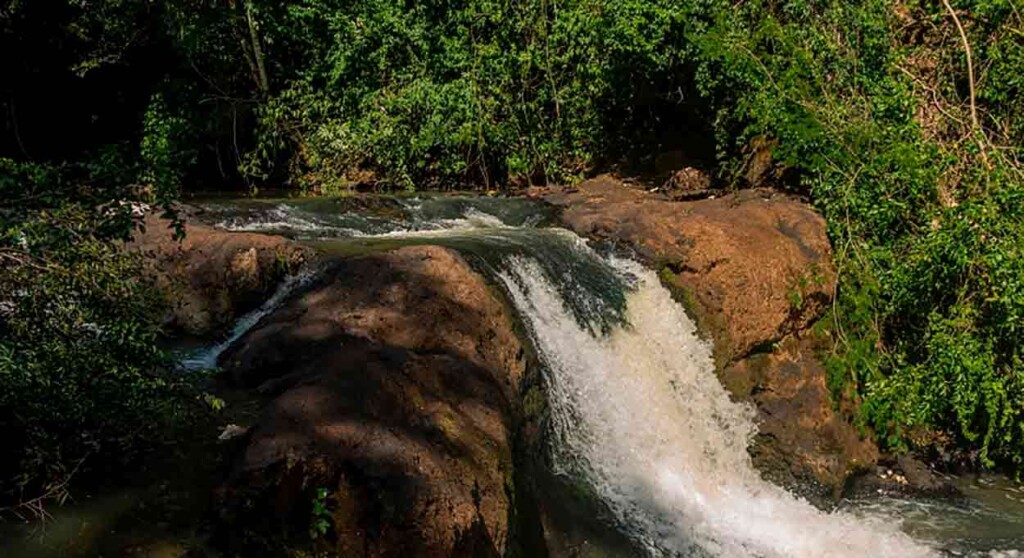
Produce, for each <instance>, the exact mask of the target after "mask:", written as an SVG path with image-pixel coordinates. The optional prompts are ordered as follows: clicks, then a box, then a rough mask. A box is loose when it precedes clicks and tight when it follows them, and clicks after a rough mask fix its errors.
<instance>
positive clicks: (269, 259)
mask: <svg viewBox="0 0 1024 558" xmlns="http://www.w3.org/2000/svg"><path fill="white" fill-rule="evenodd" d="M144 225H145V228H144V230H143V231H141V232H139V233H138V234H136V236H135V238H134V240H133V241H132V242H131V243H129V245H128V246H129V249H132V250H137V251H139V252H142V253H143V254H145V255H146V256H148V257H147V258H146V262H147V265H148V266H149V269H150V270H151V272H152V274H153V276H154V277H155V279H156V284H157V287H158V288H159V289H160V290H161V291H162V292H163V294H164V298H166V299H167V301H168V303H169V312H168V315H167V317H166V322H167V325H168V326H169V327H170V328H171V329H172V330H178V331H183V332H185V333H188V334H191V335H197V336H206V335H209V334H212V333H216V332H218V331H220V330H223V329H225V328H227V327H229V326H230V325H231V323H232V322H233V321H234V319H235V317H237V316H238V315H239V314H241V313H243V312H245V311H247V310H251V309H252V308H253V307H255V306H257V305H259V304H260V302H262V301H263V300H264V299H266V298H267V297H268V296H269V295H270V293H271V292H272V291H273V290H274V288H275V287H276V285H277V284H278V283H279V282H280V281H281V280H282V279H283V278H284V277H285V276H286V275H288V274H290V273H293V272H295V271H296V270H298V268H299V267H301V265H302V264H303V263H304V262H306V261H307V260H309V259H311V258H312V257H313V255H314V253H313V251H312V250H310V249H309V248H305V247H303V246H300V245H298V244H296V243H294V242H292V241H290V240H287V239H285V238H281V237H277V236H268V235H262V234H252V233H234V232H227V231H222V230H218V229H215V228H213V227H209V226H206V225H202V224H199V223H194V222H189V223H187V224H186V227H185V233H186V234H185V238H184V239H182V240H180V241H179V240H176V239H175V238H174V230H173V228H171V227H170V222H169V221H167V220H164V219H161V218H160V217H159V215H158V214H156V213H151V214H149V215H147V216H146V218H145V221H144Z"/></svg>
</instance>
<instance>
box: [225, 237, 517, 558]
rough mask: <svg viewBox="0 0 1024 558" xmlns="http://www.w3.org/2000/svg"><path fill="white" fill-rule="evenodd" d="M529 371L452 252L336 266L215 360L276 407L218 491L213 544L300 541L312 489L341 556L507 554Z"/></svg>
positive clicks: (500, 310)
mask: <svg viewBox="0 0 1024 558" xmlns="http://www.w3.org/2000/svg"><path fill="white" fill-rule="evenodd" d="M525 360H526V359H525V355H524V350H523V347H522V346H521V345H520V343H519V341H518V340H517V337H516V335H515V333H514V331H513V328H512V319H511V316H510V315H509V313H508V312H507V310H506V308H505V307H504V305H503V304H502V302H501V299H500V298H499V297H498V296H496V294H495V292H494V291H492V290H491V288H490V287H489V286H488V285H487V284H486V283H485V281H484V279H483V278H482V277H481V276H480V275H479V274H477V273H475V272H474V271H473V270H472V269H471V268H470V266H469V265H468V264H467V263H466V262H465V261H464V260H463V259H462V258H461V257H460V256H459V255H458V254H456V253H455V252H453V251H451V250H449V249H446V248H441V247H436V246H419V247H405V248H399V249H396V250H393V251H390V252H383V253H377V254H372V255H368V256H362V257H358V258H353V259H347V260H341V261H338V262H332V263H331V264H329V265H328V266H327V268H326V270H325V271H324V272H323V273H322V275H321V276H320V277H319V278H318V280H317V281H316V282H315V284H313V285H312V286H310V287H309V288H308V290H307V291H305V292H304V293H301V294H299V295H297V296H295V297H294V298H293V299H292V300H290V301H289V302H287V303H286V304H285V305H284V306H283V307H282V308H281V309H280V310H278V311H277V312H275V313H274V314H272V315H271V316H268V317H267V318H266V319H264V320H263V321H262V322H261V323H260V324H259V325H258V326H257V327H256V328H254V329H253V330H252V331H251V332H250V333H248V334H247V335H246V336H245V337H243V338H242V339H241V340H240V342H239V343H238V344H237V345H236V348H235V349H234V350H232V351H231V352H230V353H228V354H226V355H225V356H224V358H223V359H222V365H223V367H224V368H225V372H226V373H227V375H228V377H229V378H231V379H232V381H233V382H234V383H236V384H238V385H242V386H255V387H259V389H260V391H262V392H263V393H265V394H267V395H268V396H270V397H273V400H272V402H271V403H269V405H268V406H267V408H266V409H265V411H264V412H263V415H262V418H260V419H259V420H258V422H257V423H256V424H254V425H253V426H252V428H251V429H250V434H249V436H248V438H247V440H246V441H245V445H246V447H245V448H244V450H243V451H242V453H241V455H240V457H239V458H238V462H237V465H236V467H235V471H234V473H233V474H232V476H231V478H230V479H229V480H228V481H227V482H226V483H225V485H224V487H223V488H222V490H221V491H220V502H221V504H220V510H221V512H220V515H219V519H218V521H219V527H218V529H217V531H218V533H220V536H221V544H222V546H224V547H225V548H226V549H227V550H228V551H229V553H230V554H232V555H246V556H254V555H261V553H265V552H267V551H268V547H270V548H272V547H274V545H276V544H279V543H281V541H285V542H286V544H291V542H294V541H300V542H301V541H306V542H307V543H308V541H309V535H308V534H306V529H307V527H308V525H310V523H311V521H315V520H316V518H315V517H311V509H312V502H313V500H314V498H316V496H315V495H316V491H317V489H320V488H323V489H326V492H327V495H326V497H325V498H324V503H325V505H326V508H327V510H329V519H328V522H329V525H330V529H329V531H330V534H329V538H328V539H326V542H324V541H321V543H322V544H326V545H327V546H328V547H329V548H328V549H327V550H328V551H329V552H333V553H336V555H339V556H374V557H389V556H394V557H399V556H401V557H405V556H427V557H429V556H438V557H441V556H445V557H447V556H467V557H468V556H503V555H505V553H506V550H507V549H508V547H509V544H510V542H509V541H510V539H511V538H512V537H511V535H510V529H514V526H513V527H510V517H512V516H514V513H513V510H514V506H515V501H514V498H515V497H514V494H515V491H514V489H513V485H514V482H513V480H512V479H513V455H512V443H513V438H514V429H515V427H514V422H515V417H516V416H518V414H519V413H520V411H519V409H520V407H521V403H520V382H521V380H522V378H523V375H524V373H525V369H526V366H525ZM281 533H286V536H284V537H283V538H282V537H281V536H280V535H281ZM288 533H290V534H291V536H290V537H289V536H288V535H287V534H288ZM288 541H291V542H288Z"/></svg>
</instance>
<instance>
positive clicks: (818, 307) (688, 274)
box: [546, 176, 835, 365]
mask: <svg viewBox="0 0 1024 558" xmlns="http://www.w3.org/2000/svg"><path fill="white" fill-rule="evenodd" d="M546 199H547V200H548V201H549V202H552V203H555V204H556V205H559V206H562V207H563V213H562V221H563V223H564V224H565V225H566V226H567V227H569V228H571V229H573V230H575V231H576V232H577V233H579V234H581V235H583V236H587V237H590V238H598V239H603V240H608V241H611V242H618V243H624V244H626V245H628V246H630V247H632V248H633V249H634V250H636V252H638V253H639V255H640V256H641V257H642V258H644V259H646V260H647V261H648V262H649V263H651V264H653V265H655V266H657V267H659V268H661V269H662V270H663V272H664V274H663V276H664V277H667V278H668V279H670V280H671V282H672V283H673V284H674V285H675V286H676V287H678V288H679V289H681V290H682V291H684V292H685V293H687V295H688V299H687V300H686V301H685V302H686V304H687V306H688V309H689V310H690V311H691V313H692V314H694V317H695V318H696V319H697V321H698V325H699V326H701V329H702V331H705V332H707V333H708V334H709V335H710V336H711V337H712V338H713V340H714V342H715V355H716V358H717V360H718V362H719V364H722V365H724V364H727V363H729V362H732V361H734V360H736V359H738V358H742V357H744V356H746V355H748V354H750V353H752V352H755V351H757V350H760V349H762V348H764V347H765V346H767V345H769V344H771V343H773V342H775V341H778V340H780V339H782V338H783V337H785V336H786V335H789V334H791V333H793V332H796V331H800V330H801V329H804V328H806V327H807V326H808V325H809V324H810V323H811V322H813V321H814V320H815V319H816V318H818V316H820V315H821V313H822V311H823V310H824V309H825V308H826V307H827V305H828V303H829V301H831V299H832V292H833V290H834V288H835V271H834V269H833V267H832V264H831V253H832V250H831V248H830V245H829V242H828V237H827V236H826V231H825V221H824V219H822V217H821V216H820V215H819V214H818V213H816V212H815V211H814V210H813V209H812V208H810V207H808V206H807V205H806V204H804V203H801V202H799V201H797V200H795V199H793V198H790V197H787V196H780V195H771V194H767V193H765V192H763V191H750V190H745V191H741V192H738V193H735V194H730V195H727V196H723V197H721V198H717V199H704V200H698V201H688V202H673V201H670V200H669V199H667V198H665V197H663V196H659V195H652V194H649V193H647V192H644V191H642V190H636V189H632V188H628V187H627V186H625V185H624V184H622V183H621V182H619V181H618V180H616V179H614V178H612V177H610V176H602V177H598V178H596V179H594V180H590V181H587V182H584V183H583V184H581V185H580V186H579V188H578V189H576V190H575V191H573V192H572V193H558V194H553V195H550V196H548V197H547V198H546Z"/></svg>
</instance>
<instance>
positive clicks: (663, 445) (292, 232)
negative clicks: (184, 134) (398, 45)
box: [183, 197, 1024, 558]
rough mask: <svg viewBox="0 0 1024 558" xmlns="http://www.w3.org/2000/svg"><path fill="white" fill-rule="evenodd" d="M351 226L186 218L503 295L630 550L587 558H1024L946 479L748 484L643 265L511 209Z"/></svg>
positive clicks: (594, 488)
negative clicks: (815, 501) (856, 490)
mask: <svg viewBox="0 0 1024 558" xmlns="http://www.w3.org/2000/svg"><path fill="white" fill-rule="evenodd" d="M389 203H390V205H388V206H386V207H383V208H381V207H375V208H371V209H370V210H367V209H366V208H359V209H358V210H353V208H352V206H351V204H350V203H349V202H346V201H345V200H330V199H317V200H244V201H237V200H236V201H230V202H224V201H221V202H216V201H212V202H207V203H202V204H200V205H201V207H202V208H203V211H202V212H201V213H200V214H199V215H198V216H197V217H198V218H199V219H200V220H203V221H206V222H207V223H209V224H212V225H215V226H217V227H220V228H224V229H227V230H234V231H253V232H264V233H269V234H280V235H284V236H288V237H291V238H294V239H296V240H299V241H302V242H305V243H309V244H311V245H313V246H315V247H316V248H318V249H319V250H321V252H322V253H324V254H326V255H328V256H331V255H334V256H346V255H353V254H359V253H365V252H370V251H374V250H381V249H386V248H390V247H395V246H401V245H408V244H422V243H430V244H441V245H445V246H449V247H452V248H455V249H457V250H459V251H460V252H461V253H462V254H463V255H464V256H465V257H466V258H467V259H468V260H469V261H470V262H471V263H472V264H473V265H474V266H475V267H476V268H477V269H479V270H480V271H481V272H483V273H485V274H486V275H488V276H489V277H490V279H491V280H492V281H494V282H495V283H496V284H498V285H500V286H501V287H503V288H504V290H505V292H506V294H507V296H508V298H509V300H510V301H512V303H513V305H514V306H515V309H516V311H517V313H518V315H519V319H520V320H521V321H522V322H523V324H524V325H525V327H526V329H527V330H528V332H529V334H530V336H531V341H532V344H533V346H534V349H535V351H536V353H537V354H538V355H539V357H540V360H541V364H542V366H543V369H544V381H545V387H546V389H547V394H548V400H549V407H550V408H549V417H548V432H549V436H548V438H549V446H550V447H549V451H550V453H551V460H550V461H551V463H552V468H553V470H552V471H551V473H552V474H553V475H554V476H555V477H556V478H561V479H564V480H565V482H568V483H575V484H580V483H582V484H583V485H585V486H586V487H587V492H588V493H589V494H592V495H593V497H594V498H597V499H599V500H600V505H601V506H602V508H603V509H606V510H609V512H610V513H609V514H608V515H609V517H608V518H607V519H606V522H607V523H608V525H607V527H608V528H610V529H614V530H616V531H617V532H619V533H620V534H621V535H622V536H623V537H624V538H625V539H626V540H628V541H629V548H628V549H626V550H623V549H605V550H604V551H603V552H602V553H600V554H601V555H605V556H609V555H612V556H614V555H623V556H696V557H704V556H706V557H723V558H731V557H763V558H774V557H822V556H833V557H867V556H871V557H908V558H912V557H923V556H976V557H981V556H990V557H993V558H1000V557H1003V558H1011V557H1024V552H1022V551H1024V493H1022V492H1021V490H1020V488H1019V487H1017V486H1016V485H1014V484H1012V483H1010V482H1008V481H1005V480H1000V479H990V478H982V479H958V481H957V482H958V484H959V485H960V486H961V489H962V490H963V492H964V494H965V498H963V499H957V500H941V499H918V500H915V499H908V498H901V497H896V496H892V495H885V494H879V495H871V496H870V497H861V498H859V499H857V500H852V501H842V502H839V503H838V505H836V506H835V507H834V508H833V509H829V510H822V509H820V508H818V507H815V506H814V505H812V504H811V503H809V502H808V501H807V500H805V499H803V498H801V497H800V496H798V495H795V494H792V493H790V492H787V491H786V490H784V489H782V488H780V487H778V486H775V485H773V484H771V483H769V482H767V481H765V480H763V479H762V478H761V476H760V474H759V473H758V472H757V470H756V469H755V468H754V467H753V466H752V464H751V460H750V457H749V456H748V453H747V446H748V444H749V443H750V441H751V440H752V438H753V435H754V433H755V432H756V428H757V426H756V424H755V421H754V416H755V413H754V410H753V409H752V408H750V407H748V406H746V405H744V404H740V403H736V402H734V401H732V400H731V399H730V397H729V395H728V393H727V392H726V391H725V389H724V388H723V387H722V385H721V384H720V383H719V381H718V379H717V378H716V376H715V373H714V365H713V362H712V356H711V347H710V346H709V345H708V343H707V342H705V341H704V340H702V339H701V338H700V337H699V336H698V334H697V331H696V328H695V326H694V324H693V322H692V321H691V320H690V319H689V317H688V316H687V315H686V313H685V312H684V311H683V310H682V308H681V307H679V306H678V305H677V304H676V303H675V302H674V301H673V300H672V298H671V296H670V294H669V292H668V291H667V290H666V289H665V288H664V287H662V285H661V284H660V282H659V281H658V279H657V277H656V275H655V274H654V273H653V272H652V271H651V270H648V269H645V268H644V267H643V266H642V265H640V264H638V263H636V262H634V261H632V260H630V259H628V258H625V257H622V256H621V255H619V256H617V255H615V254H616V252H617V250H615V247H601V248H602V249H601V250H596V249H595V248H594V247H592V246H590V245H589V244H588V243H587V242H586V241H584V240H583V239H581V238H579V237H577V236H576V235H574V234H573V233H571V232H569V231H566V230H564V229H561V228H558V227H556V226H555V215H554V213H553V212H552V210H551V209H550V208H547V207H546V206H544V205H542V204H538V203H534V202H531V201H529V200H525V199H501V198H484V197H481V198H469V197H431V198H408V199H398V200H394V201H392V202H389ZM308 277H309V276H308V275H302V276H298V277H295V278H293V279H291V280H289V281H288V282H286V283H285V284H284V285H282V287H281V288H280V289H279V291H278V293H277V294H276V295H275V296H274V297H273V298H272V299H271V300H269V301H268V302H267V303H266V304H265V305H264V306H263V307H262V308H260V309H259V310H257V311H255V312H254V313H252V314H250V315H249V316H246V317H245V318H243V319H242V320H240V321H239V324H238V326H237V327H236V329H235V331H234V332H233V333H232V336H231V337H230V338H229V339H227V340H225V341H224V342H222V343H219V344H217V345H215V346H213V347H208V348H206V349H204V350H202V351H199V352H197V353H193V354H191V355H189V356H187V357H186V358H184V359H183V363H184V366H185V367H192V368H206V367H212V366H214V365H215V363H216V359H217V356H218V355H219V354H220V352H221V351H223V350H224V349H225V348H226V347H227V346H228V345H229V344H230V342H231V341H233V340H234V339H237V338H238V337H239V336H241V335H242V334H243V333H244V331H245V330H246V329H248V328H249V327H252V326H253V325H254V324H255V323H256V322H258V320H259V319H260V318H261V317H262V316H263V315H265V314H266V313H268V312H270V311H272V310H273V309H274V308H275V307H276V306H277V305H279V304H280V303H281V302H282V301H283V300H284V299H286V298H287V296H288V295H289V294H290V293H291V292H292V291H294V290H296V289H301V288H302V286H303V285H304V284H305V282H306V281H307V279H308Z"/></svg>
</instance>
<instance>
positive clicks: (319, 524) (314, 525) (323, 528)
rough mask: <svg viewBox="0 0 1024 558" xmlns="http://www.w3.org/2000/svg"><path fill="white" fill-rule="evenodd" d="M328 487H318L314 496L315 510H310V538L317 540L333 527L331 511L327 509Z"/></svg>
mask: <svg viewBox="0 0 1024 558" xmlns="http://www.w3.org/2000/svg"><path fill="white" fill-rule="evenodd" d="M327 495H328V491H327V489H326V488H317V489H316V494H315V495H314V496H313V510H312V511H311V512H310V520H309V538H311V539H313V540H316V539H319V538H321V537H323V536H324V535H326V534H327V532H328V531H329V530H330V528H331V511H330V510H329V509H327Z"/></svg>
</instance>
